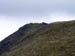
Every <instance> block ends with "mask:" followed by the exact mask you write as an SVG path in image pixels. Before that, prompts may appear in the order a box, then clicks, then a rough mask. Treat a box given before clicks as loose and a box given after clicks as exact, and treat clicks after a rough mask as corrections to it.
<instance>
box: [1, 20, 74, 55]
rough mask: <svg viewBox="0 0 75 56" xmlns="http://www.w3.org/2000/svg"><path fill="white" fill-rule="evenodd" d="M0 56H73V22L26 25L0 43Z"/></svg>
mask: <svg viewBox="0 0 75 56" xmlns="http://www.w3.org/2000/svg"><path fill="white" fill-rule="evenodd" d="M0 56H75V21H67V22H55V23H50V24H47V23H30V24H26V25H24V26H22V27H21V28H19V30H18V31H16V32H15V33H13V34H11V35H10V36H8V37H7V38H5V39H4V40H3V41H1V42H0Z"/></svg>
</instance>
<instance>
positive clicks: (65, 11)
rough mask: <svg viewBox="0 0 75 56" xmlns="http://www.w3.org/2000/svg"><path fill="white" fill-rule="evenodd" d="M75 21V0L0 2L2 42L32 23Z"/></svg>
mask: <svg viewBox="0 0 75 56" xmlns="http://www.w3.org/2000/svg"><path fill="white" fill-rule="evenodd" d="M67 20H75V0H0V41H1V40H3V39H4V38H5V37H7V36H8V35H10V34H12V33H13V32H15V31H16V30H17V29H18V28H19V27H21V26H23V25H24V24H26V23H30V22H33V23H35V22H38V23H40V22H47V23H51V22H55V21H67Z"/></svg>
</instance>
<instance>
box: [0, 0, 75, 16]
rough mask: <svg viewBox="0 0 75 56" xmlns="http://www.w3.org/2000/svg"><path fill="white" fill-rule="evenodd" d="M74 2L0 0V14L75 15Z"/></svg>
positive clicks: (62, 0) (61, 0) (66, 0)
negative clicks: (56, 12)
mask: <svg viewBox="0 0 75 56" xmlns="http://www.w3.org/2000/svg"><path fill="white" fill-rule="evenodd" d="M74 2H75V0H0V14H4V15H9V16H27V15H29V16H33V15H35V16H41V15H42V16H43V15H47V14H51V13H53V12H55V11H66V12H67V13H69V14H70V13H71V14H72V13H73V14H75V3H74Z"/></svg>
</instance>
